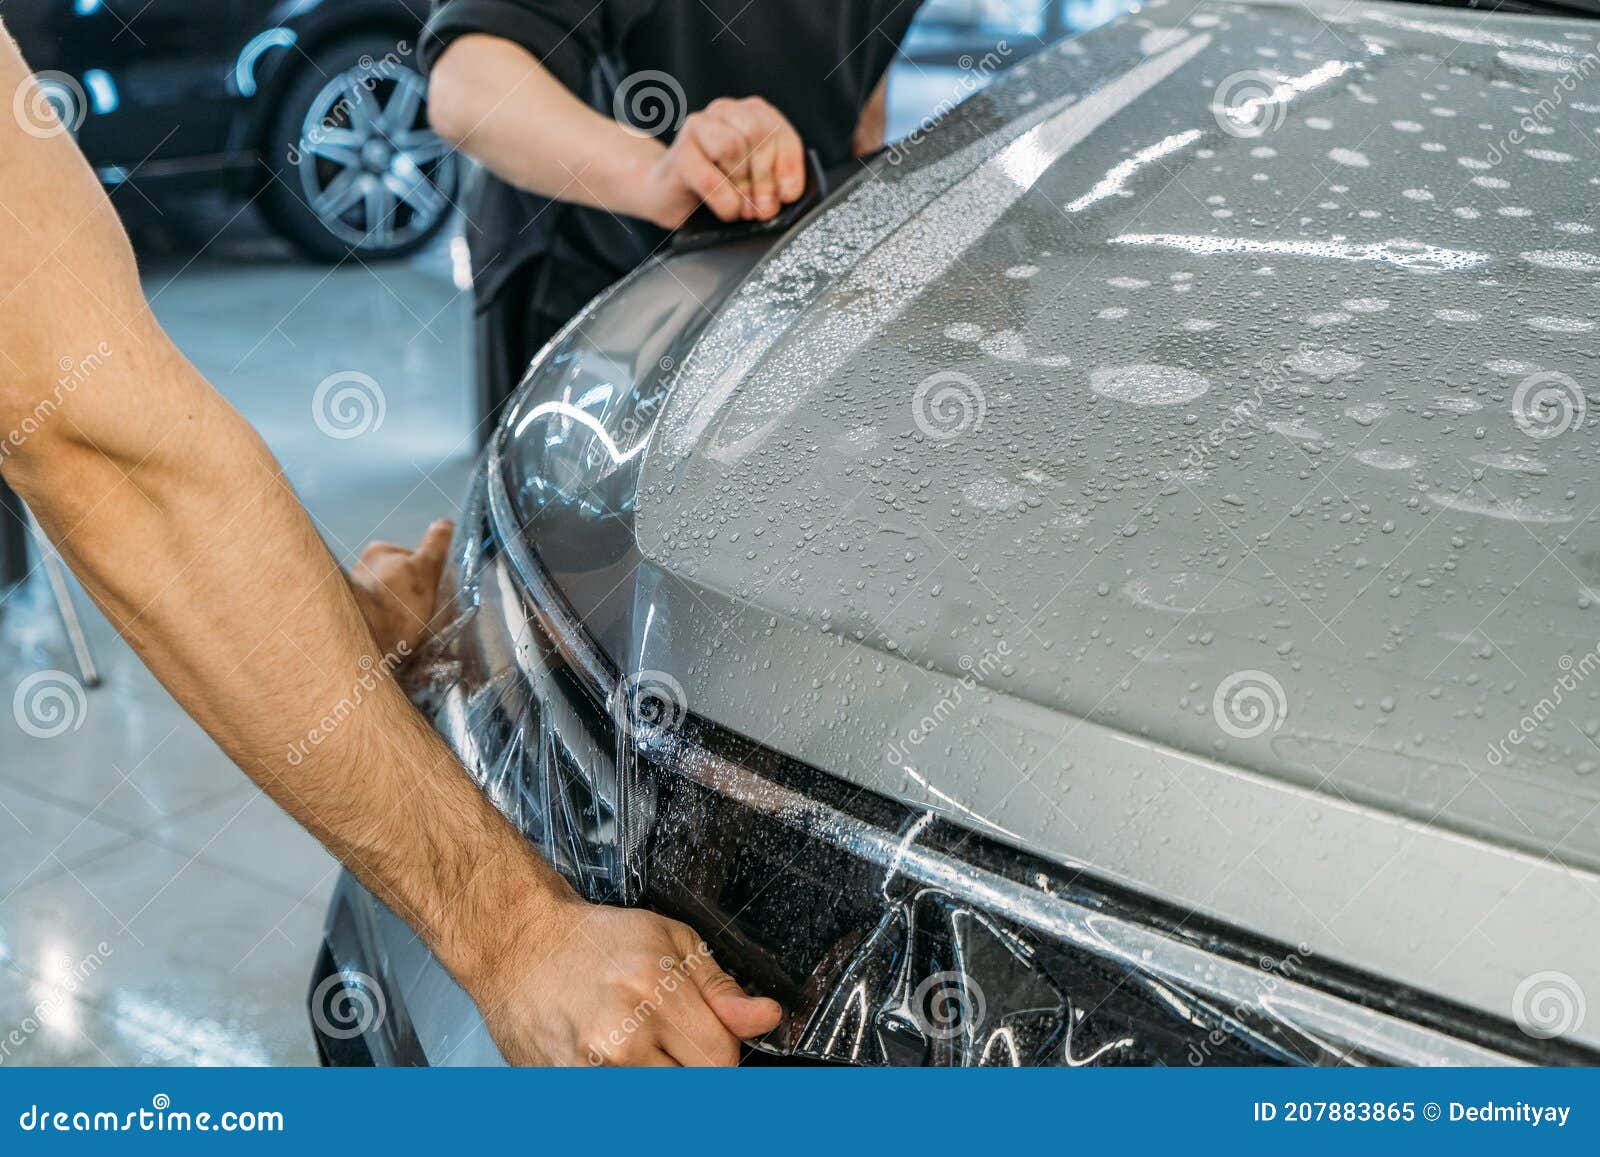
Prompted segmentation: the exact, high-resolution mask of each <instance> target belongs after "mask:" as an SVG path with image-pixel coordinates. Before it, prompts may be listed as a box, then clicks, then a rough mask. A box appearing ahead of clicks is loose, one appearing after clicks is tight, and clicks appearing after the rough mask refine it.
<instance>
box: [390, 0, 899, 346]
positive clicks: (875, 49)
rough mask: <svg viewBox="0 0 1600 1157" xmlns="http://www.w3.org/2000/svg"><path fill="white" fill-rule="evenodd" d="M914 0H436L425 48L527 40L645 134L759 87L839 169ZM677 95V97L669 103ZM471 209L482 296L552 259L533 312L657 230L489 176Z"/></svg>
mask: <svg viewBox="0 0 1600 1157" xmlns="http://www.w3.org/2000/svg"><path fill="white" fill-rule="evenodd" d="M920 3H921V0H434V7H433V16H432V19H430V20H429V21H428V26H427V29H426V30H425V32H424V33H423V37H422V58H423V63H424V65H425V66H427V67H431V66H432V64H433V62H434V61H435V60H437V59H438V58H439V54H440V53H441V52H443V51H444V49H445V47H446V46H447V45H448V44H449V43H450V42H451V41H452V40H454V39H455V38H456V37H458V36H464V35H467V34H468V33H474V32H479V33H486V34H488V35H491V36H499V37H502V38H503V39H506V40H510V41H513V42H515V43H517V44H520V45H522V46H523V47H524V48H526V49H528V50H529V51H530V52H531V53H533V55H534V56H535V57H537V58H538V59H539V60H540V62H541V63H543V64H544V66H545V67H546V68H547V69H549V70H550V72H551V73H552V74H553V75H555V77H556V78H557V79H559V80H560V81H561V82H562V83H563V84H565V85H566V86H567V87H568V88H569V89H571V90H572V91H573V92H574V93H575V94H577V95H578V96H579V97H581V98H582V99H583V100H584V101H585V102H586V103H588V104H589V105H590V106H591V107H592V108H595V109H597V110H598V111H600V112H602V113H604V114H605V115H607V116H615V115H617V114H618V113H621V114H622V118H623V119H631V120H632V121H633V122H634V123H635V124H637V125H638V126H639V127H640V128H641V129H644V130H646V131H650V130H654V129H656V128H658V127H659V126H660V125H661V124H662V123H663V122H662V121H661V120H659V119H656V118H660V117H662V116H665V117H666V118H667V123H669V124H671V123H676V122H679V121H681V118H682V117H683V116H684V115H687V114H688V113H690V112H694V111H696V110H698V109H701V108H704V107H705V106H706V105H708V104H710V103H711V102H712V101H713V100H715V99H716V98H718V97H724V96H726V97H743V96H760V97H764V98H765V99H766V100H767V101H769V102H770V103H771V104H772V105H773V106H774V107H776V108H777V109H778V110H779V111H780V112H782V113H783V115H784V116H786V117H788V118H789V121H790V123H792V124H793V125H794V127H795V129H796V130H797V131H798V132H799V134H800V139H801V140H802V141H803V142H805V144H806V146H807V147H808V148H811V149H814V150H816V151H817V153H818V154H819V156H820V157H821V159H822V162H823V164H824V165H835V164H839V163H841V162H843V161H845V160H848V159H849V156H850V145H851V139H852V137H853V135H854V133H855V126H856V121H857V119H858V117H859V115H860V112H861V109H862V106H863V105H865V104H866V101H867V98H868V97H870V96H871V95H872V90H873V88H874V87H875V86H876V85H877V83H878V81H879V79H881V78H882V76H883V73H884V70H885V69H886V68H887V67H888V65H889V62H890V60H891V59H893V57H894V54H895V53H896V51H898V49H899V46H900V41H901V39H902V38H903V37H904V36H905V33H906V29H907V27H908V26H909V25H910V23H911V18H912V16H914V15H915V14H916V10H917V8H918V6H919V5H920ZM662 74H664V76H663V75H662ZM668 78H670V79H668ZM679 92H681V94H682V97H681V106H679V107H673V106H674V104H676V103H677V102H678V101H679V97H678V93H679ZM619 97H620V100H619V99H618V98H619ZM528 115H530V116H536V115H538V110H537V109H532V108H530V109H529V110H528ZM659 135H660V136H661V139H662V140H663V141H668V140H670V139H671V136H670V132H668V133H663V134H659ZM469 213H470V215H471V218H472V227H471V228H470V229H469V230H468V244H469V247H470V249H471V251H472V266H473V282H474V286H475V289H476V292H477V296H478V300H479V302H480V304H481V303H486V302H488V301H491V300H492V299H493V298H494V297H495V296H496V295H497V294H498V293H499V292H500V290H501V288H502V287H503V286H504V285H505V283H506V280H507V278H508V277H510V276H511V275H512V274H514V273H515V272H517V271H518V270H519V269H522V268H524V267H525V266H526V265H527V264H528V263H529V262H530V261H532V260H533V259H535V258H538V257H548V258H550V259H551V260H552V262H553V263H555V264H556V265H558V266H559V269H560V276H558V277H554V278H543V279H542V280H543V281H544V282H545V287H544V288H543V289H542V290H540V291H539V295H540V296H541V297H544V298H546V299H547V300H545V301H543V302H542V303H540V305H539V308H540V309H542V310H544V311H547V312H549V313H550V314H552V315H553V316H555V317H556V319H557V320H560V317H561V316H565V315H570V313H572V312H574V311H576V309H577V308H579V307H580V306H582V304H583V303H584V302H586V301H587V300H588V299H589V298H590V297H592V296H593V295H594V294H595V293H597V292H598V291H599V290H600V289H603V288H604V287H605V286H606V285H609V284H610V283H611V282H612V281H615V280H616V279H617V278H619V277H621V276H622V275H623V274H625V273H627V272H628V271H629V270H630V269H632V268H633V267H634V266H636V265H637V264H639V262H641V261H643V260H644V259H645V258H646V257H648V256H649V255H650V253H651V252H652V251H653V250H654V249H655V248H656V246H657V245H659V244H660V242H661V240H662V238H663V236H664V234H663V233H662V232H661V230H659V229H657V228H655V227H654V226H652V225H649V224H648V223H646V222H643V221H637V220H633V219H628V218H618V217H615V216H613V215H612V214H610V213H608V212H606V211H604V210H601V209H591V208H588V207H585V206H579V205H571V204H566V203H552V202H551V201H549V200H548V199H547V198H544V197H540V196H537V195H535V194H532V193H526V192H523V191H521V190H518V189H515V188H513V187H511V186H510V185H507V184H506V183H504V182H503V181H500V180H498V179H495V178H493V177H492V176H489V175H488V174H485V175H484V179H483V182H482V184H481V186H480V187H479V189H478V190H477V191H476V193H475V194H474V196H473V199H472V204H471V205H470V206H469Z"/></svg>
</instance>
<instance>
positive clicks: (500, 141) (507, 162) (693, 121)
mask: <svg viewBox="0 0 1600 1157" xmlns="http://www.w3.org/2000/svg"><path fill="white" fill-rule="evenodd" d="M428 123H429V124H430V125H431V126H432V127H433V129H434V131H435V132H437V133H438V134H439V136H440V137H442V138H443V139H444V140H445V142H446V143H447V144H449V145H451V146H452V147H454V148H458V149H460V150H461V151H462V152H464V153H466V154H467V155H468V156H471V157H472V158H474V159H475V160H477V161H479V162H481V163H482V164H483V165H485V166H486V167H487V168H488V169H489V170H490V171H491V172H493V173H494V174H495V175H497V176H499V177H500V178H501V179H503V180H505V181H509V182H510V183H511V184H513V185H516V186H517V187H518V188H521V189H527V190H529V191H531V192H534V193H540V194H543V195H544V196H546V197H553V198H555V199H556V200H558V201H571V202H573V203H575V204H579V205H596V206H599V207H600V208H602V209H609V210H610V211H611V212H613V213H618V214H625V215H627V216H630V217H642V218H644V219H645V220H647V221H651V222H653V223H655V224H657V225H660V226H661V227H662V228H665V229H676V228H677V227H678V226H679V225H682V224H683V223H684V221H685V220H687V219H688V217H689V214H691V213H693V212H694V211H695V210H696V209H698V208H699V207H700V206H701V205H702V204H703V205H706V206H708V207H709V208H710V209H711V211H712V212H713V213H715V214H716V215H717V216H718V217H719V218H721V219H722V220H724V221H739V220H745V221H765V220H767V219H769V218H771V217H773V216H776V215H777V212H778V210H779V209H780V208H782V207H783V205H785V204H786V203H788V202H790V201H796V200H799V198H800V197H801V196H802V195H803V194H804V193H805V190H806V168H805V152H804V149H803V148H802V147H801V144H800V136H799V134H798V133H796V132H795V130H794V126H792V125H791V124H790V123H789V122H788V120H786V119H785V118H784V116H783V114H782V113H780V112H779V111H778V110H777V109H775V108H773V107H772V106H771V105H770V104H768V103H767V102H766V101H764V100H762V99H761V98H760V97H746V98H744V99H742V100H731V99H724V100H714V101H712V102H711V103H710V104H709V105H707V106H706V107H705V108H703V109H701V110H700V111H699V112H697V113H693V114H691V115H690V116H689V117H687V118H686V119H685V120H684V122H683V124H682V126H681V127H680V128H679V130H678V135H677V136H676V137H675V138H674V139H673V142H672V145H671V147H663V145H662V143H661V142H660V141H658V140H653V139H651V138H649V137H645V136H641V135H640V134H639V133H637V132H635V131H634V130H632V129H629V128H626V127H624V126H623V125H620V124H618V123H617V122H616V121H614V120H612V119H611V118H610V117H608V116H604V115H602V114H601V113H598V112H596V111H595V110H594V109H592V108H590V107H588V106H587V105H586V104H584V103H583V102H582V101H580V100H579V99H578V98H577V97H575V96H573V95H572V93H571V92H569V91H568V90H567V88H566V86H564V85H563V84H562V83H561V82H560V81H559V80H557V79H556V78H555V77H554V76H552V75H551V74H550V72H549V71H548V70H547V69H546V68H545V67H544V65H542V64H540V63H539V61H537V60H535V59H534V57H533V54H532V53H530V52H529V51H528V50H527V49H525V48H523V47H521V46H520V45H517V44H513V43H512V42H511V41H509V40H504V39H502V38H500V37H497V36H487V35H482V34H473V35H469V36H462V37H459V38H458V39H456V40H454V41H452V42H451V43H450V45H449V47H447V48H446V49H445V50H444V52H443V53H442V54H440V56H439V59H438V60H437V61H435V62H434V65H433V69H432V71H431V72H430V74H429V79H428Z"/></svg>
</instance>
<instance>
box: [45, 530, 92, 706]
mask: <svg viewBox="0 0 1600 1157" xmlns="http://www.w3.org/2000/svg"><path fill="white" fill-rule="evenodd" d="M39 551H40V561H41V562H43V563H44V573H45V574H46V575H47V576H48V577H49V579H50V593H51V594H52V595H54V596H55V600H56V610H57V611H58V612H59V613H60V615H61V626H62V628H63V629H64V630H65V631H66V632H67V642H69V643H71V644H72V655H73V658H75V659H77V661H78V674H79V675H81V676H82V677H83V685H84V686H85V687H98V686H100V671H99V668H97V667H96V666H95V665H94V654H93V653H92V652H91V651H90V650H89V638H88V636H87V635H85V634H84V633H83V623H82V622H80V621H79V619H78V608H77V607H76V606H74V605H73V602H72V590H71V588H69V587H68V586H67V575H66V568H65V567H64V566H62V565H61V556H60V555H58V554H57V553H56V548H55V547H53V546H51V545H50V544H49V543H48V542H46V541H44V536H43V535H40V536H39Z"/></svg>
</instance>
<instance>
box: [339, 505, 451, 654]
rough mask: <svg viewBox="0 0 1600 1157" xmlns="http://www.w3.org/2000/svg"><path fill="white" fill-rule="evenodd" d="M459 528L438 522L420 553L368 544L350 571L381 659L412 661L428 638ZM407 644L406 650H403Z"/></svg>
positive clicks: (445, 520) (424, 538) (425, 537)
mask: <svg viewBox="0 0 1600 1157" xmlns="http://www.w3.org/2000/svg"><path fill="white" fill-rule="evenodd" d="M454 530H455V524H454V523H452V522H451V521H450V520H449V519H448V518H440V519H435V520H434V522H433V524H432V525H431V526H429V527H428V529H427V532H426V533H425V534H423V536H422V541H421V542H420V543H419V544H418V545H417V549H416V550H407V549H406V548H405V547H403V546H396V545H395V544H394V543H392V542H370V543H368V544H367V546H366V549H365V550H363V551H362V552H361V561H360V562H358V563H357V564H356V565H355V566H354V567H353V568H352V569H351V571H350V590H351V591H352V592H353V593H354V594H355V596H356V605H357V606H358V607H360V608H361V617H362V618H363V619H365V620H366V621H367V628H368V629H369V630H370V631H371V632H372V637H373V638H374V639H375V640H377V643H378V651H379V653H380V654H383V655H410V654H413V653H415V651H416V649H417V648H418V647H420V646H421V645H422V644H423V643H424V642H425V641H426V640H427V638H428V635H429V631H428V620H429V619H430V618H431V617H432V615H433V600H434V597H435V595H436V594H437V593H438V590H439V573H440V572H441V571H442V570H443V569H444V556H445V551H446V550H448V549H449V546H450V535H451V534H452V532H453V531H454ZM402 643H403V644H404V645H405V647H406V650H404V651H401V650H399V647H400V645H401V644H402Z"/></svg>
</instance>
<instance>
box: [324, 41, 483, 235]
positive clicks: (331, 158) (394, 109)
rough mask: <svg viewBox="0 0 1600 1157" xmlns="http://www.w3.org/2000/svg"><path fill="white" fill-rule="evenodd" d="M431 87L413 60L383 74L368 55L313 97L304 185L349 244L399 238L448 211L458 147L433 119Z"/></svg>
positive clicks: (427, 225) (421, 229) (329, 223)
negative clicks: (428, 104)
mask: <svg viewBox="0 0 1600 1157" xmlns="http://www.w3.org/2000/svg"><path fill="white" fill-rule="evenodd" d="M363 60H364V61H365V60H366V58H363ZM426 93H427V85H426V82H424V80H423V79H422V77H421V76H419V75H418V74H417V73H416V72H415V71H413V70H412V69H409V68H405V67H402V66H392V67H390V68H388V69H387V70H386V71H384V72H383V73H381V74H380V73H379V72H378V71H377V70H376V69H375V67H374V66H373V65H371V64H370V63H364V64H363V65H361V66H357V67H354V68H350V69H347V70H345V71H344V72H342V73H340V74H338V75H337V76H335V77H333V78H332V79H330V80H329V81H328V83H327V84H325V85H323V86H322V88H321V89H320V90H318V92H317V95H316V97H315V98H313V100H312V101H311V107H310V108H309V109H308V110H307V112H306V115H305V118H304V120H303V121H302V122H301V125H300V143H299V149H298V159H297V163H296V167H297V169H298V170H299V175H300V187H301V192H302V194H303V195H304V197H305V202H306V204H307V205H308V206H309V207H310V209H311V211H312V213H314V214H315V215H316V217H317V220H318V221H320V222H321V223H322V226H323V227H324V228H325V229H327V230H328V232H329V233H331V234H333V236H335V237H337V238H338V239H339V240H340V241H341V242H343V243H344V244H346V245H349V246H351V247H352V248H354V249H359V250H382V249H392V248H397V247H399V246H403V245H405V244H407V243H408V242H410V241H413V240H415V239H416V238H418V237H420V236H422V235H423V234H425V233H427V232H428V231H429V230H430V229H432V228H433V227H434V225H436V224H437V223H438V221H439V220H440V218H442V217H443V216H444V215H445V214H446V213H448V212H449V211H450V208H451V195H452V193H453V191H454V189H455V174H456V157H455V154H454V153H453V152H452V151H451V150H450V148H449V147H448V146H447V145H446V144H445V143H444V141H442V140H441V139H440V138H439V136H438V134H436V133H435V132H433V130H432V129H430V128H428V126H427V122H426V115H425V106H424V101H425V97H426Z"/></svg>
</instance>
